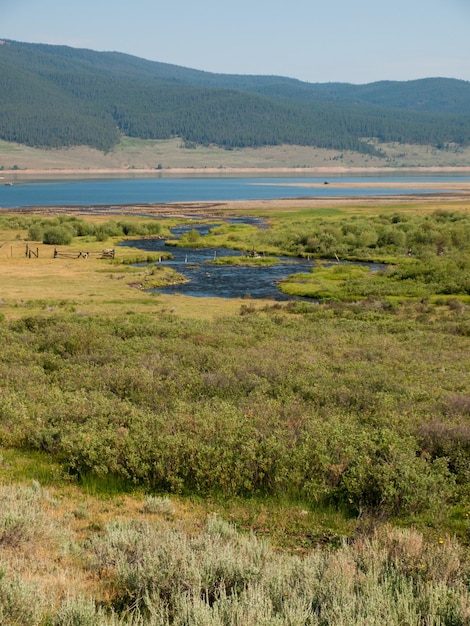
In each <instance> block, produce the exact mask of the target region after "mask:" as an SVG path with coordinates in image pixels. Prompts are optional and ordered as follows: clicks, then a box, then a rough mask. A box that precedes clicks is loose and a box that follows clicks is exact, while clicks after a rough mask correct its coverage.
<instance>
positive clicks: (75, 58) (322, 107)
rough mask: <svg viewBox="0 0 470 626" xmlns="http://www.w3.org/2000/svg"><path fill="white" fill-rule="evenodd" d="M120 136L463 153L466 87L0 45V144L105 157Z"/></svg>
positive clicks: (469, 113)
mask: <svg viewBox="0 0 470 626" xmlns="http://www.w3.org/2000/svg"><path fill="white" fill-rule="evenodd" d="M122 134H124V135H128V136H132V137H140V138H143V139H168V138H170V137H174V136H177V137H181V138H182V140H184V141H186V142H194V143H199V144H204V145H208V144H217V145H220V146H224V147H226V148H232V147H246V146H263V145H278V144H283V143H286V144H297V145H312V146H318V147H324V148H332V149H337V150H355V151H359V152H364V153H367V152H369V153H374V154H380V150H377V148H376V147H374V146H372V145H371V144H369V143H367V141H365V140H366V139H369V138H376V139H378V140H379V141H387V142H388V141H397V142H402V143H416V144H431V145H436V146H444V145H447V144H457V145H468V144H470V83H469V82H466V81H459V80H454V79H444V78H432V79H422V80H415V81H407V82H390V81H383V82H377V83H371V84H368V85H351V84H344V83H326V84H313V83H305V82H302V81H299V80H295V79H290V78H285V77H279V76H241V75H240V76H239V75H225V74H212V73H209V72H202V71H198V70H192V69H188V68H183V67H179V66H176V65H169V64H165V63H157V62H153V61H147V60H145V59H140V58H137V57H133V56H130V55H126V54H122V53H118V52H94V51H92V50H82V49H75V48H70V47H66V46H51V45H46V44H28V43H19V42H14V41H3V42H2V45H0V139H4V140H6V141H15V142H18V143H23V144H27V145H31V146H42V147H44V146H46V147H47V146H48V147H62V146H70V145H79V144H85V145H89V146H93V147H95V148H98V149H100V150H104V151H107V150H109V149H111V148H112V147H113V145H115V144H116V142H117V141H118V140H119V137H120V136H121V135H122Z"/></svg>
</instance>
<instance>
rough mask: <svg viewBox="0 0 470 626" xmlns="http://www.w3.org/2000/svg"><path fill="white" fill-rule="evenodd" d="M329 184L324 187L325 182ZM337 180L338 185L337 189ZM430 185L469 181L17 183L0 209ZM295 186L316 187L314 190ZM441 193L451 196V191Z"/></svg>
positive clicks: (5, 188)
mask: <svg viewBox="0 0 470 626" xmlns="http://www.w3.org/2000/svg"><path fill="white" fill-rule="evenodd" d="M405 181H406V183H407V185H409V183H410V182H411V183H416V185H414V184H413V187H412V188H411V187H408V186H407V187H405V188H401V187H400V186H397V187H395V188H388V189H376V188H369V189H367V188H357V187H349V186H348V185H347V183H361V182H365V183H367V182H376V183H377V182H379V183H380V182H393V183H400V182H405ZM325 182H328V184H323V183H325ZM335 182H341V184H342V185H341V187H336V186H335ZM429 182H443V183H446V182H447V183H455V182H470V177H469V176H464V175H447V176H446V175H442V176H431V175H421V176H407V175H406V174H404V175H401V176H396V174H395V175H393V176H392V175H383V174H381V175H380V176H372V175H371V176H328V177H327V178H324V177H307V176H294V177H259V178H256V177H229V176H220V177H207V176H206V177H187V178H164V177H155V178H115V179H109V178H108V179H96V180H48V181H17V182H15V183H14V184H13V185H11V186H10V185H1V183H0V207H1V208H25V207H41V206H44V207H47V206H85V207H99V206H109V205H112V206H125V205H132V204H151V203H152V204H153V203H155V204H162V203H169V202H204V201H207V202H209V201H214V202H217V201H230V200H272V199H274V198H309V197H325V198H327V197H333V196H342V197H344V196H354V197H360V196H394V195H401V194H426V193H434V191H435V190H430V189H429V188H427V187H426V183H429ZM293 183H311V184H318V185H319V186H318V187H315V188H312V187H303V186H295V185H293ZM442 191H444V192H445V191H449V192H452V189H448V190H446V189H443V190H442Z"/></svg>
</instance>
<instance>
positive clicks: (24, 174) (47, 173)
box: [0, 166, 470, 182]
mask: <svg viewBox="0 0 470 626" xmlns="http://www.w3.org/2000/svg"><path fill="white" fill-rule="evenodd" d="M453 172H455V173H456V174H470V166H465V167H463V166H461V167H447V166H445V167H431V166H427V167H424V166H423V167H345V166H318V167H298V168H296V167H256V168H250V167H223V168H220V167H219V168H216V167H200V168H197V167H194V168H193V167H190V168H182V167H174V168H166V169H165V168H164V169H156V168H152V169H150V168H145V169H138V168H133V169H124V168H93V169H91V168H90V169H87V168H74V169H68V168H63V169H62V168H57V169H54V168H49V169H39V168H37V169H36V168H35V169H3V170H1V173H0V181H1V180H3V181H4V182H7V181H10V180H29V179H32V178H33V179H34V178H41V179H67V178H71V179H75V178H77V177H78V178H97V177H100V178H101V177H110V178H114V177H121V178H122V177H124V178H139V177H142V178H147V177H158V178H162V177H172V176H176V177H189V176H226V175H233V176H236V175H240V176H260V175H272V176H277V175H279V176H284V175H286V174H289V175H296V174H302V175H309V174H310V175H322V176H323V175H325V176H327V175H330V176H335V175H339V174H343V175H344V174H351V175H356V174H366V175H367V174H390V173H396V174H402V173H407V174H410V173H412V174H413V173H414V174H417V175H419V174H429V173H431V174H436V175H439V174H451V173H453Z"/></svg>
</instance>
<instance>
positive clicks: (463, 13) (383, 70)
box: [0, 0, 470, 83]
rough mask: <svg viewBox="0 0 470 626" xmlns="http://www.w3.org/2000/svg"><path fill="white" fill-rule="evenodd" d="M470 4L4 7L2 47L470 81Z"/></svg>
mask: <svg viewBox="0 0 470 626" xmlns="http://www.w3.org/2000/svg"><path fill="white" fill-rule="evenodd" d="M469 32H470V0H394V1H393V2H381V1H380V0H355V1H353V0H326V1H324V2H319V1H318V0H293V1H291V2H289V0H230V1H228V0H225V1H224V0H167V1H166V2H162V1H161V0H126V1H124V0H74V1H73V2H72V1H67V0H41V1H39V0H0V37H3V38H5V39H14V40H18V41H28V42H40V43H52V44H66V45H70V46H74V47H80V48H91V49H93V50H117V51H119V52H127V53H129V54H133V55H136V56H139V57H144V58H146V59H151V60H154V61H162V62H165V63H174V64H176V65H183V66H185V67H192V68H196V69H201V70H206V71H209V72H221V73H227V74H229V73H230V74H277V75H282V76H289V77H292V78H299V79H301V80H305V81H309V82H330V81H341V82H351V83H368V82H372V81H376V80H409V79H413V78H425V77H429V76H446V77H449V78H462V79H464V80H470V36H469Z"/></svg>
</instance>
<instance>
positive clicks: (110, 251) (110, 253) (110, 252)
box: [54, 248, 115, 259]
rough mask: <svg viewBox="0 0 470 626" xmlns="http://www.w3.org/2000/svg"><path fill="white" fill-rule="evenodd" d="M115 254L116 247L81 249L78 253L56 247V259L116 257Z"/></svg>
mask: <svg viewBox="0 0 470 626" xmlns="http://www.w3.org/2000/svg"><path fill="white" fill-rule="evenodd" d="M114 254H115V251H114V248H106V249H104V250H101V251H100V252H83V251H82V250H80V252H78V253H77V252H71V251H64V250H58V249H57V248H54V259H88V258H90V257H94V258H98V259H114Z"/></svg>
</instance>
